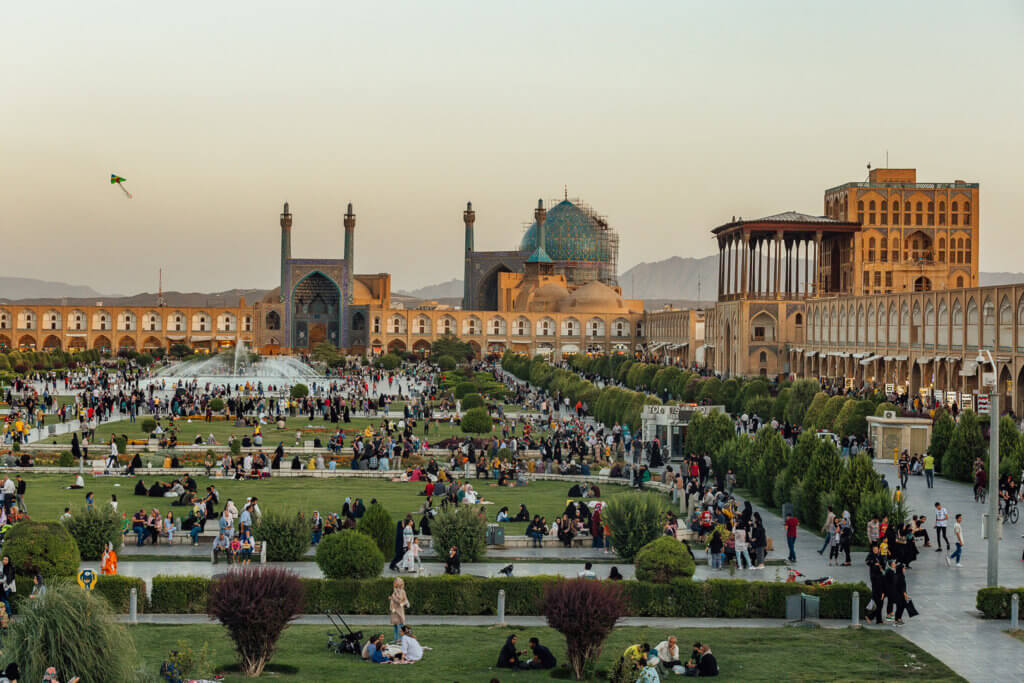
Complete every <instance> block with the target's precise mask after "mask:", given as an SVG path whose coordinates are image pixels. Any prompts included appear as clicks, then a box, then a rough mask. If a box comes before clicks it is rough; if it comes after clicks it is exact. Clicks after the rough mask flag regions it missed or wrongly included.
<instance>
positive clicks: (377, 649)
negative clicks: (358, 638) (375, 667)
mask: <svg viewBox="0 0 1024 683" xmlns="http://www.w3.org/2000/svg"><path fill="white" fill-rule="evenodd" d="M371 642H373V641H371ZM384 642H385V641H384V634H383V633H381V634H378V635H377V640H376V641H375V642H373V645H372V646H371V647H370V652H369V655H370V657H369V661H371V662H373V663H374V664H394V663H395V661H396V660H397V659H401V657H402V655H401V654H398V655H396V656H395V657H388V656H387V655H386V654H384Z"/></svg>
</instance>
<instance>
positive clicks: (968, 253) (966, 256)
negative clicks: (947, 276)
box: [964, 237, 971, 263]
mask: <svg viewBox="0 0 1024 683" xmlns="http://www.w3.org/2000/svg"><path fill="white" fill-rule="evenodd" d="M970 262H971V238H970V237H968V238H967V250H966V251H965V252H964V263H970Z"/></svg>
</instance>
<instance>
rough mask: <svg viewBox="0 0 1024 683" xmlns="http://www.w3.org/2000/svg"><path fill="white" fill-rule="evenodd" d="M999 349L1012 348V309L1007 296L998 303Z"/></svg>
mask: <svg viewBox="0 0 1024 683" xmlns="http://www.w3.org/2000/svg"><path fill="white" fill-rule="evenodd" d="M999 348H1001V349H1006V350H1010V349H1012V348H1013V308H1012V307H1011V306H1010V297H1008V296H1004V297H1003V300H1002V301H1000V302H999Z"/></svg>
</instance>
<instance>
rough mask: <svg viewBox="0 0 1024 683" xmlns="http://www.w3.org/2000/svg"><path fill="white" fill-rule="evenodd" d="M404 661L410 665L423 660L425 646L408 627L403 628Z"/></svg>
mask: <svg viewBox="0 0 1024 683" xmlns="http://www.w3.org/2000/svg"><path fill="white" fill-rule="evenodd" d="M402 659H403V660H405V662H407V663H408V664H412V663H413V662H418V661H420V660H421V659H423V646H422V645H420V641H418V640H416V636H414V635H413V634H412V629H411V628H409V626H408V625H405V626H403V627H402Z"/></svg>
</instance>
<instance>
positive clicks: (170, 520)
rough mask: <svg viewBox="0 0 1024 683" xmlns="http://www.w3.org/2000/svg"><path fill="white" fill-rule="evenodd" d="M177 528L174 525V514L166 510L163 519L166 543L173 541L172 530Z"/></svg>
mask: <svg viewBox="0 0 1024 683" xmlns="http://www.w3.org/2000/svg"><path fill="white" fill-rule="evenodd" d="M177 530H178V527H176V526H175V525H174V515H173V514H172V513H170V512H168V513H167V519H165V520H164V531H166V532H167V542H168V543H174V532H175V531H177Z"/></svg>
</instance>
